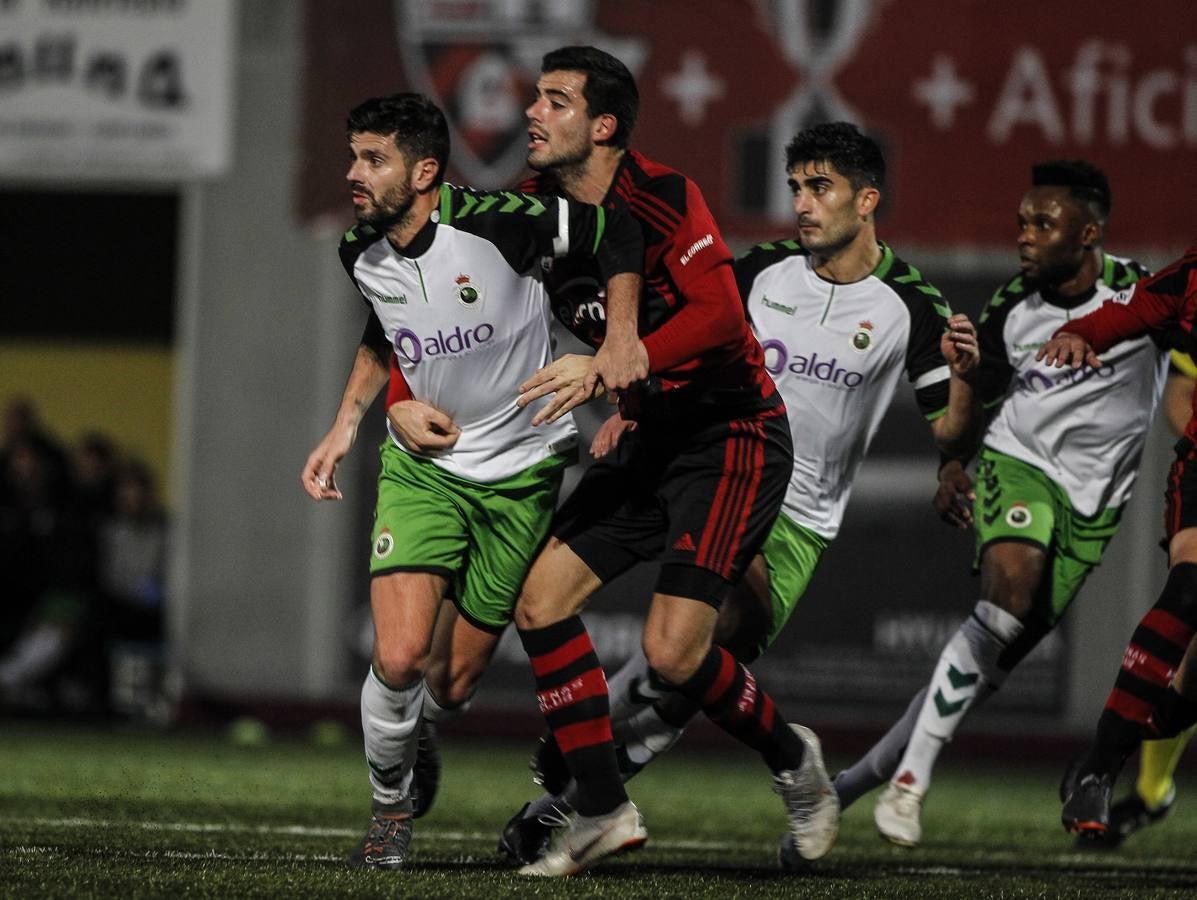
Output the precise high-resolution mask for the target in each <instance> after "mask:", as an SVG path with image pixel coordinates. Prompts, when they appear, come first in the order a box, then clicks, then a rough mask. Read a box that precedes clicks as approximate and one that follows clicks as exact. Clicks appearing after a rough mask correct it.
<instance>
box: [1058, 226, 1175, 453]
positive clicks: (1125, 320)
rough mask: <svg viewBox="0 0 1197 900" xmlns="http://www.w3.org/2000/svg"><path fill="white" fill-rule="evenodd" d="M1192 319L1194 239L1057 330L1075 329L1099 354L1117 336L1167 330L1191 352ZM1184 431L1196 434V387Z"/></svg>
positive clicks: (1173, 341)
mask: <svg viewBox="0 0 1197 900" xmlns="http://www.w3.org/2000/svg"><path fill="white" fill-rule="evenodd" d="M1194 321H1197V244H1194V245H1193V246H1192V247H1190V248H1189V249H1188V250H1186V251H1185V254H1184V256H1182V257H1181V258H1180V259H1178V260H1177V261H1176V262H1174V263H1171V264H1170V265H1168V266H1167V267H1165V268H1164V269H1162V270H1161V271H1159V272H1157V273H1156V274H1155V275H1152V276H1151V277H1149V278H1145V279H1143V280H1142V281H1140V282H1138V283H1137V284H1135V285H1134V286H1133V287H1132V288H1128V289H1125V290H1123V291H1122V292H1120V293H1119V294H1117V295H1116V296H1114V297H1112V298H1111V302H1109V303H1105V304H1103V305H1102V306H1100V307H1099V308H1098V309H1097V310H1095V311H1094V312H1093V313H1091V314H1090V315H1087V316H1085V318H1083V319H1081V320H1080V321H1077V322H1070V323H1068V325H1067V327H1064V328H1060V329H1059V330H1060V331H1069V332H1072V333H1073V334H1078V335H1080V336H1081V337H1083V338H1084V339H1085V340H1087V341H1088V342H1089V344H1090V345H1091V346H1092V347H1093V349H1094V350H1095V351H1097V352H1098V353H1099V354H1102V356H1103V359H1104V356H1105V352H1106V351H1107V350H1108V349H1109V348H1110V347H1111V346H1112V345H1113V344H1115V343H1117V342H1118V341H1120V340H1122V339H1124V338H1128V337H1137V336H1139V335H1142V334H1146V333H1149V332H1150V333H1155V334H1159V333H1162V332H1163V333H1167V334H1168V339H1169V342H1170V343H1171V344H1172V345H1180V347H1181V348H1182V349H1183V350H1184V351H1185V352H1186V353H1189V354H1192V353H1193V350H1194V347H1195V346H1197V345H1195V343H1194V338H1195V336H1194V333H1193V324H1194ZM1190 362H1191V361H1190ZM1182 370H1183V367H1182ZM1183 371H1185V374H1191V372H1189V371H1187V370H1183ZM1185 437H1187V438H1189V439H1190V440H1197V391H1195V392H1194V394H1193V414H1192V415H1191V416H1190V417H1189V424H1188V425H1187V426H1186V427H1185Z"/></svg>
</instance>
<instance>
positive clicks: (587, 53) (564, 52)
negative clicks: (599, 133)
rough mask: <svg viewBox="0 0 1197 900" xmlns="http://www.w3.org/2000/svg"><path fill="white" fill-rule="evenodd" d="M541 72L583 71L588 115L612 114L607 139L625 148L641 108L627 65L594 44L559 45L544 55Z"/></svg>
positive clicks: (592, 116) (595, 116)
mask: <svg viewBox="0 0 1197 900" xmlns="http://www.w3.org/2000/svg"><path fill="white" fill-rule="evenodd" d="M540 71H541V72H542V73H543V72H582V73H583V74H585V76H586V84H585V86H584V87H583V88H582V96H583V97H585V98H586V114H587V115H588V116H590V118H592V119H593V118H597V117H598V116H604V115H612V116H615V121H616V125H615V134H613V135H612V136H611V140H610V143H611V144H613V145H615V146H616V147H620V148H626V147H627V146H628V141H629V140H631V137H632V129H633V128H634V127H635V125H636V114H637V113H638V112H639V110H640V91H639V90H638V89H637V88H636V79H635V78H633V77H632V73H631V72H629V71H628V67H627V66H625V65H624V64H623V63H621V62H620V61H619V60H618V59H616V58H615V57H614V56H612V55H611V54H610V53H607V52H605V51H603V50H600V49H598V48H597V47H561V48H559V49H557V50H553V51H550V52H549V53H546V54H545V55H544V59H542V60H541V63H540Z"/></svg>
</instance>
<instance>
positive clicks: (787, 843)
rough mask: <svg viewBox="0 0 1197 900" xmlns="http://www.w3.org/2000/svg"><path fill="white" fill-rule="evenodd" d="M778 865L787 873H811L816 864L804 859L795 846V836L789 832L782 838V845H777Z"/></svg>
mask: <svg viewBox="0 0 1197 900" xmlns="http://www.w3.org/2000/svg"><path fill="white" fill-rule="evenodd" d="M777 863H778V865H780V866H781V867H782V869H784V870H785V871H786V872H810V871H811V870H812V869H813V868H814V866H815V864H814V863H813V862H812V861H811V860H809V859H803V858H802V855H801V854H800V853H799V852H798V848H797V847H796V846H794V836H793V835H792V834H790V833H789V832H788V831H787V832H786V833H785V834H783V835H782V836H781V843H780V844H778V845H777Z"/></svg>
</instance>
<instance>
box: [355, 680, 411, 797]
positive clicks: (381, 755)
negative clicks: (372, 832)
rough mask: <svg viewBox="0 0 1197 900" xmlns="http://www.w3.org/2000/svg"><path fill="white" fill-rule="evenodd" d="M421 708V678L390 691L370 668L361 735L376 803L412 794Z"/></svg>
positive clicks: (364, 689)
mask: <svg viewBox="0 0 1197 900" xmlns="http://www.w3.org/2000/svg"><path fill="white" fill-rule="evenodd" d="M423 705H424V679H423V678H421V679H420V680H419V681H413V682H412V683H411V684H408V685H404V686H403V687H401V688H391V687H388V686H387V685H385V684H383V682H382V679H380V678H379V677H378V676H377V675H376V674H374V668H373V667H371V668H370V672H369V674H367V675H366V680H365V682H364V683H363V684H362V735H363V736H364V738H365V745H366V765H367V767H368V768H369V772H370V787H371V789H372V790H373V791H374V799H375V800H377V801H378V802H379V803H398V802H399V801H400V800H405V799H407V798H408V797H409V796H410V795H411V779H412V766H413V765H414V764H415V760H416V743H417V740H418V738H419V725H420V711H421V708H422V707H423Z"/></svg>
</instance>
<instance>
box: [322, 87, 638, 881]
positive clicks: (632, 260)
mask: <svg viewBox="0 0 1197 900" xmlns="http://www.w3.org/2000/svg"><path fill="white" fill-rule="evenodd" d="M347 130H348V137H349V148H350V156H351V162H350V166H349V171H348V173H347V175H346V178H347V179H348V181H349V184H350V188H351V190H352V195H353V203H354V209H355V213H356V217H357V220H358V224H357V225H356V226H355V227H354V228H352V229H350V230H349V231H348V232H347V233H346V234H345V236H344V238H343V239H342V241H341V246H340V254H341V259H342V262H343V263H344V265H345V269H346V271H347V272H348V273H349V276H350V278H351V279H352V280H353V282H354V284H355V285H356V286H357V288H358V290H359V291H360V292H361V294H362V296H363V297H364V298H365V300H366V302H367V304H368V305H369V308H370V313H369V316H368V320H367V325H366V329H365V332H364V334H363V336H362V340H361V344H360V346H359V347H358V350H357V355H356V358H355V360H354V363H353V368H352V371H351V372H350V374H349V379H348V383H347V384H346V387H345V391H344V394H343V396H342V398H341V403H340V407H339V409H338V410H337V414H336V418H335V420H334V422H333V425H332V427H331V428H330V429H329V431H328V433H327V434H326V435H325V436H324V438H323V439H322V440H321V441H320V443H319V444H318V445H317V447H316V448H315V449H314V450H313V451H312V453H311V455H310V456H309V457H308V459H307V462H306V464H305V465H304V468H303V472H302V475H301V482H302V484H303V487H304V489H305V490H306V491H307V493H308V494H309V495H310V496H311V497H312V498H313V499H315V500H332V499H340V498H341V493H340V491H339V490H338V489H337V486H336V482H335V472H336V467H337V464H338V463H339V462H340V460H341V459H342V458H344V456H345V454H346V453H348V452H349V450H350V449H351V447H352V446H353V443H354V440H355V438H356V435H357V428H358V425H359V423H360V422H361V419H362V416H363V415H364V413H365V411H366V409H367V408H368V407H369V405H370V403H371V402H372V401H373V399H374V397H375V396H376V395H377V394H378V392H379V391H380V390H381V389H382V387H383V385H384V384H386V383H387V381H388V379H389V377H390V363H391V361H392V358H393V360H394V363H395V365H396V366H397V368H398V370H399V374H400V375H401V377H400V378H397V379H396V380H395V382H394V383H393V386H394V385H399V386H401V387H402V389H403V392H405V393H406V394H407V396H408V398H409V399H397V400H395V401H394V402H391V403H388V407H387V424H388V430H389V437H388V438H387V439H386V440H385V441H384V442H383V445H382V448H381V450H380V455H381V472H380V474H379V480H378V503H377V506H376V508H375V519H374V529H373V537H372V547H373V552H372V555H371V560H370V572H371V576H372V579H371V583H370V605H371V611H372V614H373V620H374V653H373V661H372V664H371V667H370V671H369V673H368V674H367V676H366V680H365V683H364V684H363V686H362V696H361V710H362V730H363V732H364V737H365V750H366V761H367V764H368V768H369V780H370V785H371V788H372V790H373V816H372V821H371V824H370V827H369V830H368V832H367V833H366V836H365V838H364V839H363V840H362V842H361V846H360V847H359V848H358V850H357V851H356V852H355V853H354V855H353V856H352V857H351V863H353V864H354V865H357V866H365V867H373V868H386V869H390V868H397V867H399V866H401V865H402V863H403V860H404V857H405V855H406V853H407V847H408V844H409V842H410V839H411V829H412V822H411V820H412V814H413V811H414V810H413V803H412V797H411V790H410V789H411V782H412V765H413V757H414V755H415V752H416V744H417V735H418V726H419V722H420V717H421V708H422V706H423V705H424V703H425V702H426V697H427V698H428V700H427V702H438V701H440V702H444V699H445V698H444V693H445V691H446V690H447V686H446V685H444V684H441V685H439V686H433V685H428V684H426V683H425V673H426V672H428V671H430V668H431V666H430V658H431V660H432V661H433V662H438V663H439V669H440V670H441V671H442V672H446V671H447V672H451V673H454V676H455V679H456V680H455V683H454V684H453V685H452V686H451V687H452V689H453V690H454V691H458V692H462V693H465V694H468V692H469V691H470V690H471V689H472V686H473V683H474V682H476V680H477V679H478V677H480V675H481V673H482V671H483V669H484V668H485V667H486V664H487V663H488V662H489V660H490V657H491V655H492V653H493V651H494V648H495V645H496V643H497V641H498V638H499V635H500V633H501V632H502V631H503V629H504V628H505V627H506V625H507V624H508V622H509V621H510V620H511V613H512V608H513V606H514V603H515V598H516V595H517V592H518V590H519V586H520V583H521V581H522V580H523V577H524V574H525V573H526V571H527V569H528V566H529V564H530V563H531V560H532V556H533V555H534V553H535V552H536V549H537V548H538V547H539V546H540V544H541V543H542V541H543V539H544V537H545V535H546V533H547V530H548V526H549V523H550V520H551V516H552V513H553V510H554V508H555V505H556V499H557V491H558V488H559V486H560V482H561V477H562V473H563V470H564V469H565V467H566V466H568V465H569V464H570V463H571V462H572V461H573V459H574V458H575V456H576V451H575V444H576V441H577V434H576V431H575V429H574V426H573V423H572V420H571V418H570V417H568V416H562V417H559V418H558V419H557V421H556V422H554V423H551V424H547V425H546V426H544V427H539V428H537V427H533V424H532V419H533V418H534V416H535V415H536V414H537V413H538V411H539V410H538V409H537V408H531V407H526V406H523V407H521V406H517V405H516V402H515V401H516V398H517V388H518V385H519V381H520V379H521V378H523V377H525V376H526V375H527V373H529V372H533V371H536V370H537V369H538V368H540V367H542V366H544V365H545V363H547V362H548V361H549V360H550V359H551V352H550V336H549V321H550V312H549V308H548V303H547V298H546V294H545V292H544V288H543V283H542V280H541V277H540V275H541V259H542V257H545V256H549V257H559V258H568V257H570V256H577V255H584V256H586V257H587V258H588V259H591V260H592V261H594V263H595V264H596V265H597V267H598V269H599V271H600V272H601V273H602V274H601V276H600V277H601V278H602V279H603V281H604V283H605V284H606V285H607V290H608V291H609V292H610V293H611V294H612V297H613V300H614V301H615V302H619V300H620V298H624V299H625V302H626V297H630V298H631V299H630V302H631V303H633V304H634V303H635V302H636V299H637V297H638V295H639V290H640V275H639V272H640V268H641V264H642V258H643V245H642V239H641V237H640V230H639V229H638V228H637V227H636V225H635V223H634V222H633V221H632V220H631V218H630V217H627V216H624V215H622V214H619V213H618V212H617V213H616V214H615V215H610V214H607V213H606V212H604V211H603V210H600V209H598V208H597V207H594V206H587V205H584V204H581V203H576V202H573V201H572V200H570V199H568V198H564V197H542V198H537V197H532V196H528V195H526V194H517V193H511V192H503V193H499V194H485V193H477V192H474V191H470V190H464V189H461V188H456V187H452V186H450V185H447V184H444V183H443V180H442V179H443V173H444V168H445V164H446V162H447V159H448V155H449V136H448V127H447V125H446V123H445V118H444V115H443V113H442V112H441V110H440V109H438V108H437V107H436V106H435V105H434V104H433V103H431V102H430V101H429V100H427V99H426V98H424V97H422V96H420V95H418V94H396V95H394V96H391V97H383V98H375V99H371V100H367V101H365V102H364V103H362V104H360V105H359V106H357V107H356V108H355V109H353V110H352V111H351V112H350V114H349V117H348V125H347ZM625 295H626V297H625ZM446 597H449V598H451V599H452V600H453V601H454V604H455V606H454V605H451V604H442V599H443V598H446ZM434 635H435V639H434ZM438 692H439V693H438Z"/></svg>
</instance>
